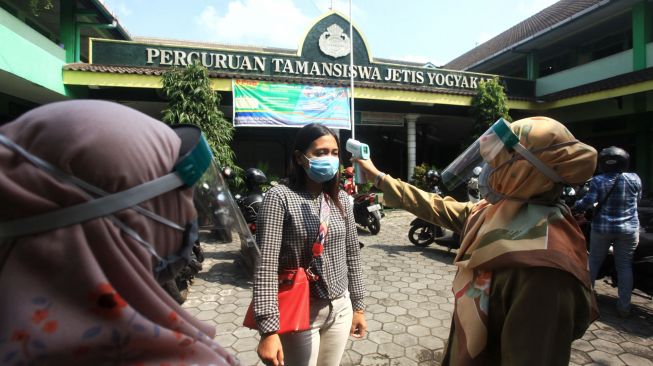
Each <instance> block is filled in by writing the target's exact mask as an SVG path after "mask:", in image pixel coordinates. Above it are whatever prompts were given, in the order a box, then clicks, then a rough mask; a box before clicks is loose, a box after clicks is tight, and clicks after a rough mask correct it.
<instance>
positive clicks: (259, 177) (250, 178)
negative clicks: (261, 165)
mask: <svg viewBox="0 0 653 366" xmlns="http://www.w3.org/2000/svg"><path fill="white" fill-rule="evenodd" d="M267 181H268V177H266V176H265V174H264V173H263V172H262V171H261V170H260V169H256V168H249V169H247V170H246V171H245V185H246V186H247V189H248V190H253V189H254V188H256V187H258V186H260V185H261V184H264V183H266V182H267Z"/></svg>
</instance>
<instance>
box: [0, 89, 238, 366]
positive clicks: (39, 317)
mask: <svg viewBox="0 0 653 366" xmlns="http://www.w3.org/2000/svg"><path fill="white" fill-rule="evenodd" d="M0 133H2V134H4V135H5V136H7V137H8V138H10V139H11V140H13V141H14V142H16V143H17V144H18V145H20V146H22V147H23V148H25V149H26V150H28V151H29V152H30V153H32V154H33V155H36V156H38V157H40V158H42V159H45V160H47V161H49V162H50V163H51V164H53V165H55V166H57V167H59V168H60V169H62V170H63V171H65V172H66V173H69V174H71V175H75V176H77V177H78V178H81V179H83V180H85V181H86V182H88V183H90V184H93V185H95V186H97V187H99V188H101V189H103V190H105V191H108V192H117V191H122V190H125V189H128V188H130V187H133V186H136V185H138V184H141V183H144V182H147V181H149V180H152V179H154V178H157V177H159V176H162V175H164V174H166V173H168V172H170V171H171V170H172V168H173V165H174V163H175V162H176V160H177V157H178V155H179V146H180V140H179V138H178V137H177V135H176V134H175V133H174V132H173V131H172V130H171V129H170V128H168V127H167V126H165V125H164V124H162V123H161V122H159V121H156V120H154V119H152V118H150V117H148V116H146V115H144V114H142V113H140V112H138V111H135V110H133V109H130V108H127V107H125V106H122V105H119V104H115V103H110V102H103V101H81V100H78V101H67V102H59V103H53V104H49V105H46V106H43V107H39V108H37V109H34V110H33V111H30V112H28V113H26V114H25V115H23V116H21V117H20V118H18V119H17V120H15V121H13V122H11V123H9V124H6V125H4V126H2V127H0ZM0 172H2V173H0V202H1V203H2V204H0V220H2V221H6V220H12V219H17V218H20V217H27V216H32V215H35V214H40V213H45V212H49V211H52V210H55V209H58V208H62V207H68V206H71V205H74V204H77V203H81V202H83V201H84V200H85V199H84V196H83V195H82V194H81V190H80V189H79V188H76V187H72V186H70V185H68V184H65V183H62V182H60V181H58V180H57V179H55V178H54V177H52V176H50V175H49V174H47V173H45V172H43V171H42V170H40V169H39V168H37V167H35V166H34V165H32V164H31V163H29V162H27V161H25V160H24V159H23V158H22V157H19V156H17V155H16V154H15V153H14V152H12V151H10V150H8V149H7V148H5V147H4V146H2V145H0ZM141 206H142V207H144V208H147V209H149V210H151V211H153V212H155V213H157V214H159V215H161V216H163V217H166V218H168V219H170V220H172V221H174V222H176V223H178V224H180V225H181V226H185V224H186V223H187V222H188V221H190V220H191V219H193V218H194V217H195V215H196V213H195V210H194V208H193V204H192V192H191V190H189V189H185V190H175V191H172V192H168V193H166V194H164V195H162V196H159V197H156V198H154V199H152V200H150V201H148V202H145V203H143V204H141ZM115 216H116V217H117V218H119V219H120V220H122V221H123V222H124V223H126V224H127V225H128V226H129V227H131V228H132V229H134V230H135V231H136V232H138V233H139V234H140V235H141V237H142V238H143V239H145V240H146V241H147V242H149V243H151V244H152V245H153V246H154V248H155V250H156V251H157V253H158V254H159V255H161V256H165V255H168V254H171V253H174V252H176V251H177V249H178V248H179V247H180V246H181V240H182V235H181V232H179V231H177V230H174V229H172V228H169V227H167V226H165V225H162V224H159V223H157V222H155V221H152V220H150V219H148V218H146V217H145V216H143V215H140V214H138V213H137V212H135V211H134V210H124V211H122V212H120V213H117V214H115ZM153 264H154V262H153V258H152V257H151V255H150V254H149V253H148V252H147V251H146V250H145V249H144V248H143V247H142V246H141V245H140V244H138V243H137V242H136V241H134V240H133V239H132V238H131V237H129V236H127V235H125V234H123V233H122V232H121V231H120V230H119V229H118V228H117V227H116V226H114V225H113V224H112V223H111V222H110V221H109V220H108V219H106V218H99V219H95V220H90V221H87V222H84V223H81V224H75V225H71V226H68V227H65V228H61V229H57V230H54V231H50V232H46V233H41V234H36V235H31V236H26V237H22V238H17V239H14V240H11V241H8V242H3V243H0V288H1V289H2V295H1V296H0V363H11V364H13V363H20V362H21V361H36V362H37V363H45V364H57V365H64V364H65V365H71V364H89V365H91V364H107V363H108V364H183V363H186V364H217V365H237V364H239V362H238V361H237V360H236V359H235V358H234V357H233V356H232V355H230V354H228V353H227V352H226V351H225V350H224V349H223V348H221V347H220V346H219V345H218V344H216V343H215V342H213V341H212V338H213V336H214V335H215V329H213V327H211V326H209V325H207V324H204V323H202V322H200V321H198V320H197V319H195V318H193V316H191V315H190V314H188V313H187V312H186V311H185V310H184V309H182V308H181V307H180V306H179V305H178V304H177V303H176V302H175V301H174V300H173V299H172V298H170V297H169V296H168V295H167V294H166V292H165V291H164V290H163V289H162V288H161V286H159V284H158V283H157V282H156V281H155V279H154V277H153V275H152V266H153Z"/></svg>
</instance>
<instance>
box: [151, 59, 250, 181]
mask: <svg viewBox="0 0 653 366" xmlns="http://www.w3.org/2000/svg"><path fill="white" fill-rule="evenodd" d="M162 79H163V92H164V93H165V95H166V97H167V98H168V107H167V108H166V109H164V110H163V121H164V122H165V123H168V124H177V123H187V124H192V125H195V126H198V127H199V128H200V129H202V132H203V133H204V136H206V139H207V141H208V143H209V145H210V146H211V150H212V151H213V155H214V156H215V159H216V160H217V163H218V164H219V166H220V167H221V168H222V167H226V166H228V167H231V168H232V169H233V170H234V172H235V173H236V177H235V179H234V183H235V184H236V185H237V186H241V185H242V184H243V179H242V169H240V168H239V167H238V166H236V164H235V162H234V152H233V150H232V149H231V146H230V144H231V140H232V138H233V134H234V128H233V126H232V125H231V123H230V122H229V121H227V120H226V119H225V118H224V114H223V113H222V111H220V108H219V107H220V94H218V93H216V92H215V91H214V90H213V89H211V79H210V78H209V75H208V71H207V69H206V68H205V67H204V66H202V65H200V64H199V63H193V64H192V65H188V66H186V67H185V68H173V69H170V70H169V71H166V72H165V73H164V74H163V77H162Z"/></svg>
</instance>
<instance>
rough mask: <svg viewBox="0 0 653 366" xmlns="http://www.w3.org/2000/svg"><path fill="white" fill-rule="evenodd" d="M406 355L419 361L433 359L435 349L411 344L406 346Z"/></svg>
mask: <svg viewBox="0 0 653 366" xmlns="http://www.w3.org/2000/svg"><path fill="white" fill-rule="evenodd" d="M406 357H408V358H410V359H411V360H415V361H417V362H424V361H433V357H434V356H433V351H432V350H430V349H426V348H424V347H422V346H411V347H407V348H406Z"/></svg>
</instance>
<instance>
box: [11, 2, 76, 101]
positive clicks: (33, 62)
mask: <svg viewBox="0 0 653 366" xmlns="http://www.w3.org/2000/svg"><path fill="white" fill-rule="evenodd" d="M0 45H2V47H0V70H2V71H6V72H8V73H10V74H13V75H16V76H19V77H21V78H23V79H26V80H29V81H31V82H32V83H34V84H37V85H40V86H42V87H44V88H47V89H50V90H52V91H55V92H57V93H59V94H63V95H66V89H65V88H64V84H63V74H62V67H63V66H64V64H65V58H66V54H65V51H64V50H63V49H61V48H59V47H58V46H57V45H56V44H54V43H52V41H50V40H49V39H47V38H45V37H43V36H42V35H41V34H39V33H38V32H36V31H35V30H33V29H32V28H30V27H29V26H27V25H25V24H24V23H23V22H21V21H20V20H18V19H16V18H15V17H14V16H13V15H11V14H9V13H8V12H6V11H5V10H4V9H2V8H0Z"/></svg>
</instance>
